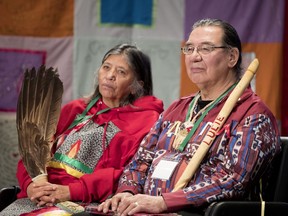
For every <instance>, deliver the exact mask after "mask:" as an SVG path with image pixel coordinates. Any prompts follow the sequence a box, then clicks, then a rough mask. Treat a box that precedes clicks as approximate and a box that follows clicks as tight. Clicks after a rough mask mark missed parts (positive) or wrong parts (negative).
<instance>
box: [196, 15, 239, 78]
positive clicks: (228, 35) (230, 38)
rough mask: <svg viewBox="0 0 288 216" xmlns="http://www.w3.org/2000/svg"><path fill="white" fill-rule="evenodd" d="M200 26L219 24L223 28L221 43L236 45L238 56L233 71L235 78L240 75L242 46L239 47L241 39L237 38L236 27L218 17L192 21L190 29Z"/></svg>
mask: <svg viewBox="0 0 288 216" xmlns="http://www.w3.org/2000/svg"><path fill="white" fill-rule="evenodd" d="M202 26H219V27H220V28H222V29H223V32H224V35H223V39H222V40H223V43H224V44H223V45H224V46H228V47H236V48H237V49H238V51H239V58H238V61H237V63H236V65H235V66H234V71H235V73H236V76H237V78H240V77H241V72H242V68H241V64H242V47H241V40H240V38H239V35H238V33H237V31H236V29H235V28H234V27H233V26H232V25H230V24H229V23H227V22H225V21H223V20H220V19H202V20H199V21H197V22H195V23H194V25H193V27H192V30H194V29H195V28H197V27H202Z"/></svg>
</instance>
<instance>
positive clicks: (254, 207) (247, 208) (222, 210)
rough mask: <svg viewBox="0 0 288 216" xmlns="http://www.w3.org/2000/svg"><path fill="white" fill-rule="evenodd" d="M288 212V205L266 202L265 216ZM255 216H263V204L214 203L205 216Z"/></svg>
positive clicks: (240, 202) (279, 215) (253, 202)
mask: <svg viewBox="0 0 288 216" xmlns="http://www.w3.org/2000/svg"><path fill="white" fill-rule="evenodd" d="M285 212H286V213H287V212H288V203H285V202H265V216H283V214H285ZM231 215H233V216H243V215H244V216H255V215H259V216H260V215H261V202H257V201H223V202H215V203H212V204H211V205H210V206H209V207H208V208H207V210H206V212H205V216H231Z"/></svg>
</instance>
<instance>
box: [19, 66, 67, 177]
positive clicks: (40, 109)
mask: <svg viewBox="0 0 288 216" xmlns="http://www.w3.org/2000/svg"><path fill="white" fill-rule="evenodd" d="M62 94H63V83H62V82H61V80H60V78H59V74H58V72H57V70H54V69H53V68H48V69H46V68H45V66H44V65H43V66H41V67H40V68H39V69H38V71H36V69H35V68H32V69H31V70H26V71H25V73H24V79H23V83H22V88H21V91H20V94H19V98H18V104H17V114H16V125H17V131H18V142H19V145H18V146H19V153H20V155H21V157H22V160H23V163H24V165H25V167H26V169H27V172H28V174H29V175H30V177H31V178H35V177H36V176H39V175H41V174H46V165H47V162H49V160H50V158H51V152H50V151H51V147H52V145H53V136H54V134H55V132H56V127H57V123H58V120H59V116H60V111H61V103H62Z"/></svg>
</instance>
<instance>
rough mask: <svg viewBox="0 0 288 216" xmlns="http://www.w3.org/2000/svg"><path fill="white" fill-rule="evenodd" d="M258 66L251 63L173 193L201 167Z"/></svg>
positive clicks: (184, 184) (255, 60) (186, 182)
mask: <svg viewBox="0 0 288 216" xmlns="http://www.w3.org/2000/svg"><path fill="white" fill-rule="evenodd" d="M258 65H259V61H258V59H254V60H253V61H252V62H251V64H250V65H249V67H248V68H247V70H246V72H245V74H244V75H243V77H242V78H241V80H240V81H239V83H238V84H237V85H236V86H235V88H234V90H233V91H232V92H231V94H230V95H229V97H228V98H227V101H226V102H225V104H224V106H223V107H222V109H221V111H220V112H219V114H218V115H217V117H216V119H215V120H214V122H213V124H212V126H211V128H210V129H209V131H208V132H207V134H206V136H205V137H204V139H203V140H202V142H201V144H200V146H199V148H198V149H197V151H196V152H195V154H194V155H193V157H192V158H191V160H190V161H189V163H188V165H187V167H186V168H185V170H184V172H183V173H182V175H181V177H180V178H179V180H178V182H177V183H176V185H175V187H174V189H173V191H177V190H179V189H183V188H184V187H185V186H186V185H187V184H188V182H189V181H190V180H191V178H192V176H193V175H194V173H195V172H196V169H197V168H198V167H199V165H200V163H201V161H202V160H203V158H204V156H205V155H206V153H207V152H208V150H209V148H210V145H211V144H212V143H213V141H214V139H215V137H216V135H217V132H218V131H219V130H220V129H221V127H222V126H223V124H224V122H225V121H226V119H227V118H228V116H229V115H230V113H231V111H232V109H233V108H234V105H235V104H236V102H237V101H238V99H239V97H240V96H241V95H242V93H243V91H244V90H245V89H246V88H247V86H248V85H249V83H250V82H251V80H252V78H253V77H254V75H255V73H256V71H257V69H258Z"/></svg>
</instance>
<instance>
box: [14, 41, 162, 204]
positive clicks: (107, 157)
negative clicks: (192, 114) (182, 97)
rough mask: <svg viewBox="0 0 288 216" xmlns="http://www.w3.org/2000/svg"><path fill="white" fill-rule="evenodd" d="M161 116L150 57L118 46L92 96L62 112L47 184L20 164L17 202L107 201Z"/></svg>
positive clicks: (106, 58) (105, 62)
mask: <svg viewBox="0 0 288 216" xmlns="http://www.w3.org/2000/svg"><path fill="white" fill-rule="evenodd" d="M162 111H163V103H162V101H160V100H159V99H157V98H155V97H154V96H152V75H151V66H150V59H149V57H148V56H147V55H145V54H144V53H143V52H141V51H140V50H139V49H137V48H136V47H135V46H131V45H128V44H121V45H117V46H115V47H114V48H112V49H111V50H109V51H108V52H107V53H106V54H105V55H104V58H103V60H102V65H101V67H100V69H99V71H98V82H97V85H96V88H95V91H94V93H93V94H92V96H90V97H88V98H81V99H77V100H74V101H71V102H70V103H68V104H67V105H65V106H64V107H63V108H62V111H61V115H60V119H59V122H58V126H57V131H56V134H55V137H56V140H57V142H56V143H55V146H54V148H53V158H52V160H51V161H50V163H49V165H48V168H47V172H48V181H49V183H47V184H36V183H33V182H32V180H31V178H30V177H29V175H28V173H27V171H26V169H25V167H24V165H23V162H22V161H21V160H20V161H19V164H18V170H17V178H18V181H19V185H20V187H21V192H20V193H19V194H18V198H24V197H27V196H28V197H29V198H30V199H31V200H32V201H33V202H35V203H37V205H38V206H43V205H52V204H54V203H55V202H59V201H67V200H71V201H81V202H92V201H103V200H105V199H106V198H107V197H108V196H111V195H112V194H113V193H114V192H115V191H116V189H117V183H118V180H119V177H120V175H121V174H122V172H123V168H124V167H125V165H127V164H128V162H129V161H130V159H131V158H132V156H133V155H134V154H135V152H136V150H137V148H138V146H139V144H140V142H141V140H142V139H143V137H144V136H145V135H146V134H147V133H148V132H149V130H150V128H151V127H152V125H153V123H154V122H155V121H156V120H157V119H158V117H159V114H160V113H161V112H162Z"/></svg>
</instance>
